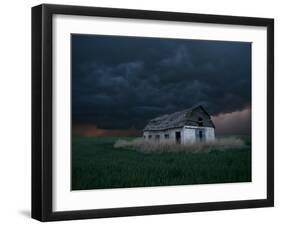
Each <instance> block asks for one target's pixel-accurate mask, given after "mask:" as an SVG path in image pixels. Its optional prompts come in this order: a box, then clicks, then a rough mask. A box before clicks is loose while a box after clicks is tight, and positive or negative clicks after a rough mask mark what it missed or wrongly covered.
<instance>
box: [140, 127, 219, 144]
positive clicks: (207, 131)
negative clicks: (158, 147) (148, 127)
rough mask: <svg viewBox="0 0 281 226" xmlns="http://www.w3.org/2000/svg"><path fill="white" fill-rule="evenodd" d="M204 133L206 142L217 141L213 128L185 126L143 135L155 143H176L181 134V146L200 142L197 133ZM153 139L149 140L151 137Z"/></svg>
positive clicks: (148, 132)
mask: <svg viewBox="0 0 281 226" xmlns="http://www.w3.org/2000/svg"><path fill="white" fill-rule="evenodd" d="M199 129H200V130H203V131H204V140H205V141H213V140H215V129H214V128H212V127H197V126H184V127H183V128H178V129H169V130H164V131H145V132H144V133H143V136H144V139H145V140H147V141H155V142H171V143H176V132H180V133H181V144H188V143H195V142H197V141H198V137H196V131H197V132H198V130H199ZM157 135H158V136H159V139H156V136H157ZM165 135H168V139H167V138H165ZM150 136H151V138H150V139H149V137H150Z"/></svg>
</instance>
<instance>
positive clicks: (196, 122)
mask: <svg viewBox="0 0 281 226" xmlns="http://www.w3.org/2000/svg"><path fill="white" fill-rule="evenodd" d="M143 137H144V139H145V140H147V141H157V142H171V143H180V144H188V143H195V142H202V141H213V140H214V139H215V125H214V123H213V122H212V120H211V117H210V115H209V114H208V112H207V111H206V110H205V109H204V108H203V107H202V106H201V105H199V106H196V107H192V108H189V109H186V110H183V111H178V112H175V113H172V114H167V115H163V116H160V117H157V118H154V119H151V120H150V121H149V123H148V124H147V125H146V126H145V128H144V129H143Z"/></svg>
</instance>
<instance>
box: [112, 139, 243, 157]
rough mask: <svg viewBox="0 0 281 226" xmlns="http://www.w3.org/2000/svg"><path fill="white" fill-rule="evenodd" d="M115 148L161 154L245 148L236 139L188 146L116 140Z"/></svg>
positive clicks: (239, 140) (139, 140) (136, 140)
mask: <svg viewBox="0 0 281 226" xmlns="http://www.w3.org/2000/svg"><path fill="white" fill-rule="evenodd" d="M114 147H115V148H129V149H133V150H136V151H141V152H144V153H154V152H155V153H162V152H192V153H202V152H210V151H212V150H218V151H225V150H231V149H232V150H233V149H236V150H237V149H241V148H244V147H245V143H244V141H243V140H242V139H239V138H236V137H228V138H219V139H216V140H214V141H210V142H197V143H190V144H177V143H171V142H156V141H147V140H144V139H143V138H136V139H133V140H124V139H118V140H117V141H116V142H115V143H114Z"/></svg>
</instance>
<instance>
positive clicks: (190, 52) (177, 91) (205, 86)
mask: <svg viewBox="0 0 281 226" xmlns="http://www.w3.org/2000/svg"><path fill="white" fill-rule="evenodd" d="M71 38H72V120H73V125H74V129H75V128H76V129H77V128H79V129H77V131H78V130H82V131H83V128H84V130H87V129H85V128H88V130H89V131H90V132H89V131H88V133H91V131H92V133H93V135H95V134H97V133H98V132H97V131H99V132H100V133H102V131H105V132H104V133H102V134H107V133H106V131H107V132H108V134H110V133H114V134H115V133H117V135H118V133H120V134H123V133H124V131H131V133H133V132H132V131H141V130H142V129H143V127H144V126H145V125H146V123H147V122H148V120H150V119H151V118H153V117H156V116H159V115H162V114H167V113H173V112H175V111H179V110H184V109H186V108H189V107H191V106H193V105H198V104H202V105H203V106H204V107H205V108H206V110H207V111H208V112H209V113H210V114H211V115H212V116H213V119H214V121H215V124H216V126H217V130H218V132H220V133H223V134H239V133H240V134H242V133H250V125H251V123H250V121H251V43H246V42H222V41H202V40H183V39H181V40H179V39H162V38H143V37H121V36H102V35H80V34H73V35H72V37H71ZM93 131H96V132H93ZM113 131H114V132H113ZM125 134H126V132H125ZM115 135H116V134H115Z"/></svg>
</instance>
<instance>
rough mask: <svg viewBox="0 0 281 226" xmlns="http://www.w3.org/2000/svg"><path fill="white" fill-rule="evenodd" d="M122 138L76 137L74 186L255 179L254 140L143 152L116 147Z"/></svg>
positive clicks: (170, 183) (218, 181)
mask: <svg viewBox="0 0 281 226" xmlns="http://www.w3.org/2000/svg"><path fill="white" fill-rule="evenodd" d="M117 139H118V138H100V137H96V138H93V137H73V140H72V160H71V163H72V189H73V190H84V189H103V188H122V187H146V186H167V185H189V184H210V183H230V182H247V181H251V146H250V145H251V144H250V140H249V139H247V138H244V139H245V142H246V143H247V147H245V148H241V149H239V150H226V151H217V150H212V151H211V152H208V153H183V152H178V153H172V152H168V153H142V152H138V151H134V150H131V149H126V148H114V147H113V145H114V143H115V141H116V140H117Z"/></svg>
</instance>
